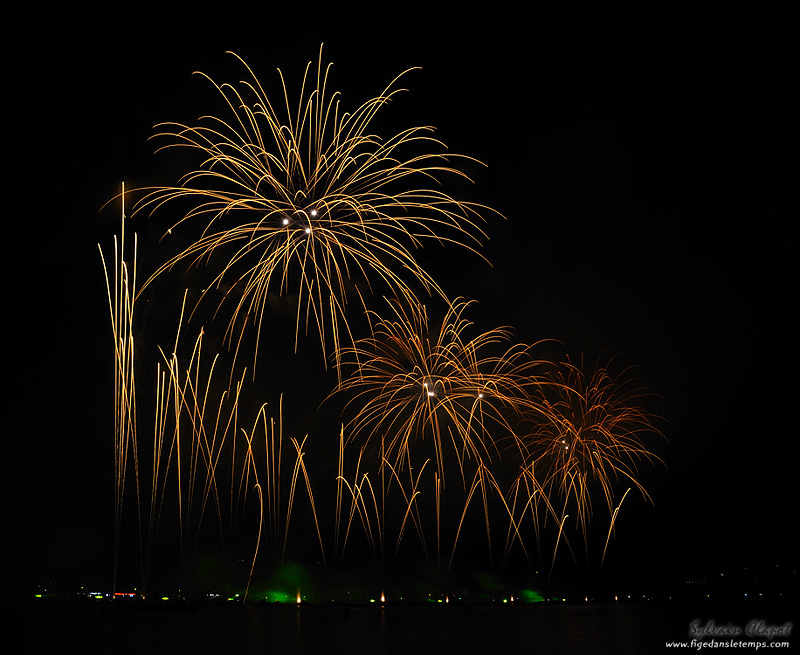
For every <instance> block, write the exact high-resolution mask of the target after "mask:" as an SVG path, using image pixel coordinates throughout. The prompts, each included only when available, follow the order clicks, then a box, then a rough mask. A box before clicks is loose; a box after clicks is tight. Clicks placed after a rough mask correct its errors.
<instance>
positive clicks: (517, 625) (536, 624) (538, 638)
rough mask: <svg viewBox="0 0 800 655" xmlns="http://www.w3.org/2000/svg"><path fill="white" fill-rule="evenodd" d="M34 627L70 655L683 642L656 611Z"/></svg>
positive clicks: (188, 617)
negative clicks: (75, 654)
mask: <svg viewBox="0 0 800 655" xmlns="http://www.w3.org/2000/svg"><path fill="white" fill-rule="evenodd" d="M32 618H33V626H34V630H33V631H32V633H31V635H30V638H31V652H37V653H48V652H53V653H55V652H64V647H65V646H68V647H72V648H74V649H76V650H79V651H80V652H81V653H88V654H92V653H103V655H108V654H109V653H137V654H138V653H146V654H148V655H150V654H154V655H158V654H160V653H164V654H167V653H168V654H170V655H173V654H180V653H187V654H189V653H191V654H192V655H199V654H204V653H216V654H225V653H231V654H234V653H236V654H249V653H258V654H260V655H270V654H272V653H280V654H281V655H287V654H294V653H298V654H300V653H302V654H304V655H305V654H307V653H326V654H332V655H335V654H336V653H347V655H360V654H362V653H363V654H369V655H404V654H406V653H409V654H412V655H422V654H423V653H437V654H448V653H452V654H456V653H458V654H459V655H463V654H464V653H487V654H488V653H496V652H501V651H507V652H509V653H520V652H524V653H536V654H537V655H547V654H549V653H553V654H555V653H559V654H562V653H575V654H578V655H580V654H587V655H588V654H592V655H594V654H603V653H613V654H614V655H627V654H631V655H638V654H639V653H645V652H655V651H654V649H658V650H661V649H663V648H664V641H665V639H681V638H682V637H683V636H684V635H685V624H683V628H682V629H681V627H680V622H676V620H675V618H676V612H675V611H674V609H673V608H670V607H668V606H660V605H611V604H609V605H602V604H597V605H594V604H589V605H546V604H536V605H525V606H519V605H518V606H513V607H509V606H499V605H486V606H477V605H469V606H458V605H455V606H449V607H442V606H437V607H431V606H390V607H387V608H385V609H384V608H380V607H349V608H344V607H343V606H338V605H337V606H315V605H305V606H301V607H293V606H289V605H283V606H263V605H246V606H241V605H220V606H198V607H197V608H195V609H193V610H191V611H174V610H157V611H153V610H140V609H136V608H135V607H122V606H118V605H117V606H115V605H112V604H102V603H100V604H96V605H92V604H87V605H83V604H53V605H47V604H42V605H40V606H37V607H33V608H32ZM681 633H683V634H681Z"/></svg>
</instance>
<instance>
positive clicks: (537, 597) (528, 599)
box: [519, 589, 544, 603]
mask: <svg viewBox="0 0 800 655" xmlns="http://www.w3.org/2000/svg"><path fill="white" fill-rule="evenodd" d="M519 597H520V600H522V601H523V602H525V603H541V602H542V601H543V600H544V596H542V595H541V594H540V593H539V592H538V591H536V590H535V589H523V590H521V591H520V592H519Z"/></svg>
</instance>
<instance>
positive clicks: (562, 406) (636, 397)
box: [515, 357, 662, 540]
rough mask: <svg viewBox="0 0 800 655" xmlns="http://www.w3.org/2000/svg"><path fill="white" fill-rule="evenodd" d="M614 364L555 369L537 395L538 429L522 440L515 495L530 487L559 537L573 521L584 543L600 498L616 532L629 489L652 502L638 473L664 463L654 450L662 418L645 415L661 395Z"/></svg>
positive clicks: (607, 360) (605, 361) (568, 365)
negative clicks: (647, 465)
mask: <svg viewBox="0 0 800 655" xmlns="http://www.w3.org/2000/svg"><path fill="white" fill-rule="evenodd" d="M614 360H615V358H604V357H600V358H598V360H597V362H596V365H595V366H593V367H592V366H588V367H587V366H585V365H584V362H583V361H581V363H580V365H575V364H572V363H571V362H569V361H567V362H563V363H560V364H557V365H553V366H552V367H550V368H549V369H548V370H547V371H546V372H545V373H544V374H543V379H544V382H545V383H544V384H539V385H536V387H535V390H534V392H533V393H534V396H535V398H536V400H535V403H534V406H535V407H536V410H537V411H536V414H535V416H534V427H533V429H532V430H531V431H529V432H528V433H527V434H526V435H525V436H524V437H521V438H519V439H517V444H516V445H517V447H518V448H519V450H520V453H521V454H522V458H523V462H524V463H523V465H522V467H521V472H520V475H519V477H518V478H517V481H516V483H515V485H516V487H517V490H519V488H520V487H521V486H524V487H525V488H526V489H528V491H529V494H528V496H529V497H530V499H531V500H530V502H529V505H537V506H538V507H540V508H543V509H544V511H545V515H546V516H547V515H549V516H552V517H553V518H555V519H556V521H557V522H558V523H559V526H560V530H559V536H560V535H561V529H563V527H564V523H565V521H566V519H567V517H568V516H570V515H572V516H574V518H575V521H576V525H577V526H578V527H579V529H580V530H581V533H582V534H583V538H584V540H586V538H587V528H588V526H589V524H590V522H591V519H592V515H593V511H594V507H593V503H592V499H593V498H594V497H596V496H598V495H599V496H600V497H601V498H602V499H603V500H604V501H605V505H606V507H607V509H608V512H609V515H610V517H611V520H612V524H611V527H612V528H613V523H614V520H615V519H616V515H617V511H618V509H619V506H620V504H621V502H622V499H623V498H624V497H625V494H627V493H628V491H629V490H630V489H636V490H638V491H639V492H640V493H641V494H642V495H643V496H644V498H645V499H647V500H650V496H649V494H648V492H647V491H646V489H645V487H644V485H643V484H642V482H641V481H640V475H639V466H640V464H642V463H650V464H652V463H655V462H659V461H660V459H659V458H658V456H657V455H656V454H655V453H654V452H653V451H652V450H651V447H650V444H651V442H652V438H653V437H661V436H662V433H661V431H660V430H659V428H658V427H657V423H658V420H659V418H658V416H657V415H655V414H653V413H651V412H650V411H649V410H648V409H647V406H648V404H650V403H651V401H652V400H653V399H654V398H655V394H653V393H652V392H651V391H649V390H647V389H646V388H643V387H642V386H641V384H640V382H639V381H638V380H637V379H636V378H635V377H633V376H632V375H631V369H629V368H626V369H624V370H621V371H618V372H615V371H614V369H615V361H614ZM623 489H624V491H622V492H621V490H623ZM535 520H536V522H537V526H539V525H540V524H539V520H538V518H537V519H535Z"/></svg>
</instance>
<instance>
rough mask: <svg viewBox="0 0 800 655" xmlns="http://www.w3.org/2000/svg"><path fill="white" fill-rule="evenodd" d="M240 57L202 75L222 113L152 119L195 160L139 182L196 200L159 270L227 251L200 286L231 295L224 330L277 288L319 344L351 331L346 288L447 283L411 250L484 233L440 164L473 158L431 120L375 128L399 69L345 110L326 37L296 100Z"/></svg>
mask: <svg viewBox="0 0 800 655" xmlns="http://www.w3.org/2000/svg"><path fill="white" fill-rule="evenodd" d="M234 56H236V55H234ZM236 57H237V59H238V60H239V61H240V62H241V64H242V65H243V66H244V67H245V69H246V71H247V73H248V75H249V79H247V80H244V81H240V82H239V83H238V84H229V83H225V84H217V83H215V82H213V80H211V78H210V77H208V76H205V75H204V77H206V78H207V79H208V80H209V81H211V82H212V84H213V85H214V87H215V88H216V90H217V91H218V92H219V94H221V96H222V98H223V99H224V101H225V103H226V104H227V108H228V110H229V117H228V118H227V119H225V118H220V117H216V116H203V117H201V118H199V119H198V122H197V124H196V125H193V126H192V125H183V124H178V123H165V124H162V125H161V126H159V127H160V128H161V132H160V133H158V134H157V135H156V137H157V138H159V139H161V140H163V141H165V144H164V145H163V146H162V147H161V149H164V148H176V147H177V148H189V149H193V150H196V151H199V152H200V153H201V155H202V158H203V160H202V163H201V164H200V165H199V166H198V167H197V169H196V170H192V171H191V172H189V173H187V174H186V175H185V176H184V177H183V179H182V181H181V184H180V186H177V187H154V188H147V189H140V190H139V191H140V192H141V193H142V194H143V195H141V197H140V198H139V200H138V202H137V204H136V206H135V211H137V212H139V211H143V210H147V211H155V210H156V209H158V208H161V207H162V206H163V205H164V204H166V203H172V201H176V200H179V199H182V200H188V201H189V202H190V203H191V204H190V208H189V209H188V210H186V211H185V213H184V211H181V214H182V217H181V218H180V219H179V220H177V221H175V223H174V225H173V226H172V228H170V232H174V231H175V230H176V229H178V228H181V227H183V226H184V224H187V223H192V224H199V226H200V228H201V230H200V232H199V234H200V236H199V237H198V238H193V240H192V242H191V244H190V245H188V246H187V247H185V248H184V249H183V250H182V251H181V252H179V253H178V254H177V255H175V256H174V257H172V258H171V259H170V260H169V261H167V262H166V263H164V264H163V266H161V267H160V268H159V269H158V271H157V272H156V273H155V275H154V276H153V277H156V276H157V275H159V274H161V273H163V272H164V271H166V270H168V269H170V268H172V267H173V266H175V264H177V263H178V262H181V261H183V260H190V261H191V262H193V263H196V264H200V263H203V262H208V261H211V256H212V254H216V252H217V251H220V252H224V254H223V255H222V257H221V259H220V260H217V259H215V260H214V261H222V264H221V266H220V269H219V271H218V273H216V277H215V279H214V284H212V285H209V287H208V288H209V289H211V288H214V287H217V288H221V289H223V299H222V301H220V306H221V305H222V303H224V302H225V298H230V300H231V301H232V303H233V311H232V315H231V319H230V323H229V327H228V338H229V340H230V342H231V343H233V342H234V341H235V342H236V343H241V337H242V335H243V333H244V330H245V327H244V326H246V325H247V324H251V325H255V327H256V330H257V334H258V333H259V332H260V331H261V327H262V321H263V318H264V312H265V308H266V303H267V296H268V294H270V293H273V294H274V293H277V294H280V295H291V296H293V299H294V298H296V302H297V328H296V333H295V347H296V346H297V338H298V336H299V334H300V333H301V332H302V331H307V330H308V328H309V325H313V326H315V327H316V330H317V331H318V333H319V337H320V341H321V344H322V348H323V350H324V351H325V352H328V350H327V349H328V346H329V345H330V346H332V349H333V352H334V353H338V349H339V346H340V344H341V343H342V341H345V342H347V341H348V340H350V342H352V335H351V332H350V328H349V326H348V322H347V320H346V318H345V306H346V304H347V302H348V300H350V299H354V298H355V299H358V301H359V303H361V304H363V302H364V301H363V294H364V293H365V292H366V293H370V292H371V291H372V287H373V284H374V283H376V282H377V283H380V284H381V285H382V287H383V290H384V291H385V290H386V289H387V288H388V293H389V294H390V295H393V296H395V297H400V298H406V299H409V300H410V299H413V298H415V297H416V295H417V293H419V292H420V291H422V290H424V291H425V292H426V293H433V294H436V295H442V296H443V295H444V294H443V293H442V292H441V290H440V289H439V287H438V285H437V284H436V282H435V281H434V280H433V278H432V277H431V276H430V275H429V274H428V272H427V271H425V270H424V269H423V268H422V266H421V265H420V264H419V263H418V262H417V260H416V259H415V256H414V250H416V249H417V248H419V247H421V246H422V245H423V243H424V241H425V240H426V239H434V240H437V241H439V242H441V243H444V242H454V243H458V244H460V245H462V246H465V247H467V248H469V249H471V250H473V251H474V249H475V247H476V246H477V244H479V243H480V241H481V240H482V238H483V236H484V235H483V232H482V230H481V229H480V228H479V226H478V224H479V222H480V221H481V220H482V218H481V216H480V214H479V212H480V211H482V210H483V209H485V208H484V207H482V206H480V205H476V204H474V203H471V202H466V201H460V200H456V199H455V198H453V197H451V196H450V195H448V193H446V192H445V191H443V190H442V188H441V187H440V185H441V184H442V177H443V176H447V175H451V174H452V175H455V176H459V177H463V178H467V176H466V174H465V173H464V172H463V171H461V170H459V169H458V168H457V167H456V166H455V165H454V164H452V163H451V162H452V161H453V160H460V161H462V162H465V161H466V160H467V159H470V160H471V158H468V157H464V156H461V155H455V154H452V153H448V152H446V148H445V146H444V144H442V143H441V142H440V141H438V140H436V139H434V138H433V137H432V135H431V133H432V131H433V128H432V127H427V126H425V127H411V128H408V129H405V130H402V131H400V132H398V133H397V134H394V135H393V136H391V137H389V138H382V137H380V136H378V135H377V134H374V133H373V132H372V131H371V129H372V127H371V125H372V123H373V119H374V118H375V115H376V114H377V113H378V112H379V110H381V109H382V108H383V107H384V106H386V105H387V104H389V103H390V101H392V99H393V98H394V97H395V95H396V94H397V93H399V92H400V91H401V89H399V88H396V84H397V82H398V80H399V79H400V77H402V75H403V74H405V73H403V74H401V75H399V76H398V77H397V78H395V79H394V80H393V81H392V82H391V83H390V84H389V85H388V86H387V87H386V89H384V91H383V92H382V93H380V94H379V95H378V96H376V97H374V98H372V99H370V100H368V101H367V102H365V103H363V104H362V105H361V106H360V107H358V108H357V109H356V110H355V111H353V112H344V111H342V110H341V109H340V96H339V94H338V93H331V92H330V91H329V81H328V77H329V73H330V69H331V65H330V64H329V65H328V66H327V67H325V68H323V66H322V50H321V49H320V58H319V61H318V63H317V66H316V67H315V68H314V67H312V64H311V63H309V64H308V65H307V67H306V70H305V74H304V76H303V79H302V86H301V91H300V97H299V101H298V103H297V105H296V106H293V104H292V102H291V101H290V99H289V92H288V91H287V85H286V82H285V80H284V77H283V74H282V73H281V71H280V70H278V73H279V76H280V80H281V88H282V97H281V99H280V101H279V102H278V103H276V104H273V101H271V100H270V97H271V96H270V95H269V94H268V93H267V92H266V91H265V88H264V87H263V86H262V85H261V83H260V82H259V81H258V79H257V77H256V76H255V74H254V73H253V72H252V70H251V69H250V68H249V67H248V66H247V64H245V62H244V61H243V60H242V59H241V58H239V57H238V56H236ZM407 72H408V71H406V73H407ZM431 149H434V150H435V152H430V150H431ZM471 161H475V160H471ZM467 179H468V178H467ZM151 279H152V278H151ZM223 282H224V286H223ZM204 295H205V292H204ZM343 337H347V339H343ZM257 338H258V337H256V339H257ZM256 343H257V342H256ZM337 361H338V360H337Z"/></svg>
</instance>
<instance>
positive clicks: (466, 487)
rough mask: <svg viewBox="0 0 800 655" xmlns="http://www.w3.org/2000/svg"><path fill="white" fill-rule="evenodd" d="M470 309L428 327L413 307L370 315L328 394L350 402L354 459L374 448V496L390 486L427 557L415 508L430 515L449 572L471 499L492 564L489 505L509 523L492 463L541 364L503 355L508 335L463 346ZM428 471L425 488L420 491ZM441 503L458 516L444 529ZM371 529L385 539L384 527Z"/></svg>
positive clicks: (510, 351)
mask: <svg viewBox="0 0 800 655" xmlns="http://www.w3.org/2000/svg"><path fill="white" fill-rule="evenodd" d="M469 304H470V303H468V302H465V301H463V300H458V301H456V302H454V303H452V304H449V305H448V307H447V310H446V313H445V316H444V319H443V321H442V323H441V324H439V325H431V322H430V321H429V318H428V314H427V311H426V308H425V307H424V306H423V305H421V304H419V303H415V304H412V305H410V306H408V307H406V306H404V305H402V304H401V303H398V302H394V303H392V309H393V312H394V316H393V317H392V318H381V317H379V316H377V315H375V314H373V317H374V318H375V326H374V328H373V334H372V336H371V337H369V338H365V339H362V340H359V341H358V342H356V344H355V345H354V346H353V347H352V348H348V349H345V350H344V352H343V359H344V361H345V362H346V363H347V364H350V363H352V364H353V365H354V368H355V370H354V371H353V375H352V377H350V378H347V379H344V380H343V381H342V382H340V383H339V385H338V387H337V390H336V392H338V393H347V394H349V395H350V399H349V401H348V405H347V407H348V409H350V410H353V411H355V417H354V418H353V419H352V420H351V421H350V423H349V424H348V426H347V429H348V430H350V431H351V441H356V442H359V443H360V444H361V449H362V452H364V449H366V448H367V446H368V444H369V443H370V441H371V440H373V439H375V440H376V441H377V440H379V442H380V446H379V451H378V452H379V455H378V458H379V460H380V461H379V469H380V479H381V481H382V482H381V487H382V489H383V491H382V495H383V496H385V495H386V493H387V492H388V490H389V488H390V487H391V486H392V485H393V484H395V483H397V485H398V486H399V489H400V492H401V494H402V497H403V503H401V506H403V507H406V511H405V514H406V517H408V516H410V517H411V519H412V520H413V522H414V524H415V527H416V529H417V533H418V535H419V537H420V540H421V543H422V546H423V549H425V551H426V553H427V547H426V545H425V543H426V536H425V530H424V529H423V528H422V524H423V523H424V519H423V517H422V515H421V513H420V505H421V504H423V505H424V506H425V507H426V508H428V509H429V510H431V511H433V512H434V513H435V529H436V546H437V557H438V556H440V554H441V551H440V549H441V546H442V545H443V543H444V540H445V535H443V534H442V532H443V530H445V531H447V530H449V531H450V532H449V533H450V534H451V536H452V541H450V542H449V543H451V545H452V551H451V555H450V563H452V561H453V556H454V554H455V549H456V545H457V543H458V538H459V535H460V533H461V531H462V528H463V527H464V520H465V516H466V514H467V510H468V508H469V506H470V504H471V502H472V500H473V499H477V498H480V499H481V501H482V504H483V520H484V523H485V527H486V532H487V537H488V539H489V552H490V555H491V548H492V546H491V532H490V526H489V519H490V513H491V512H490V509H489V503H490V496H491V497H493V498H495V499H496V500H497V501H498V502H500V503H501V505H503V506H505V510H504V511H506V512H507V513H508V514H509V515H510V512H511V510H510V509H509V508H508V507H507V506H506V505H505V499H504V498H503V494H502V491H501V489H500V487H499V484H498V482H497V481H496V477H495V471H494V470H493V468H492V464H493V463H494V462H496V461H497V459H498V458H499V449H498V442H499V441H500V440H501V439H504V438H509V437H511V435H512V434H513V427H514V423H515V421H516V418H517V417H518V416H519V415H520V413H521V412H523V411H524V410H525V409H526V408H530V404H531V399H530V398H529V397H528V396H527V395H526V393H525V387H526V385H529V384H530V383H531V380H533V379H535V369H536V368H537V367H538V365H539V362H537V361H536V360H535V359H534V358H533V357H532V356H531V347H530V346H524V345H512V346H510V347H509V345H508V344H509V338H510V333H509V330H508V329H506V328H495V329H493V330H490V331H488V332H484V333H482V334H479V335H478V336H476V337H474V338H468V337H467V336H466V334H467V332H468V331H469V328H470V327H471V325H472V324H471V323H470V322H469V321H468V320H467V319H466V318H464V313H465V310H466V309H467V307H468V306H469ZM446 461H447V462H448V464H447V466H446ZM429 463H432V464H433V466H431V467H428V464H429ZM450 466H454V467H456V469H457V471H458V474H457V475H458V477H459V478H460V482H461V484H460V490H461V491H458V490H454V491H455V494H453V493H448V494H447V496H446V497H445V494H444V492H445V487H446V476H445V469H446V468H448V467H450ZM426 467H427V473H426V474H425V475H426V477H428V478H432V483H431V485H430V486H425V490H423V485H421V484H420V483H421V478H422V474H423V471H425V469H426ZM386 469H389V471H390V472H386ZM462 492H463V493H462ZM426 494H430V495H426ZM445 499H446V500H447V501H448V503H449V507H450V509H451V510H453V509H454V510H455V511H456V512H457V513H456V514H454V515H453V516H455V518H456V522H455V523H451V524H450V526H449V527H447V526H445V525H444V524H443V521H444V519H445V518H446V517H445V516H444V512H445V510H444V505H443V501H444V500H445ZM459 499H460V500H459ZM453 502H455V503H456V505H455V506H453V504H452V503H453ZM458 503H462V504H461V505H460V506H459V505H458ZM448 513H449V512H448ZM459 513H460V519H459V518H458V515H459ZM404 523H405V519H404ZM378 529H379V530H380V531H381V533H383V531H384V529H385V528H384V526H383V525H379V526H378ZM400 537H402V527H401V530H400ZM400 537H399V538H400ZM399 538H398V539H399ZM398 546H399V541H398ZM448 568H449V567H448Z"/></svg>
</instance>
